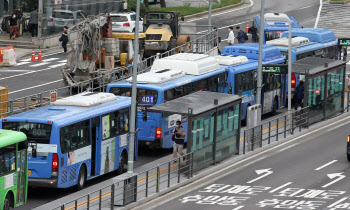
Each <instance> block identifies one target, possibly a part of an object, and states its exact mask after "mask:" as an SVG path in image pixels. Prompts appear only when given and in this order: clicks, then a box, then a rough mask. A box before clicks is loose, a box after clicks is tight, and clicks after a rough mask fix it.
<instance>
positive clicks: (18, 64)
mask: <svg viewBox="0 0 350 210" xmlns="http://www.w3.org/2000/svg"><path fill="white" fill-rule="evenodd" d="M28 63H30V62H20V63H17V65H16V66H22V65H25V64H28Z"/></svg>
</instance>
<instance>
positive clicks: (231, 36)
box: [227, 26, 235, 46]
mask: <svg viewBox="0 0 350 210" xmlns="http://www.w3.org/2000/svg"><path fill="white" fill-rule="evenodd" d="M228 31H229V34H228V38H227V43H228V45H229V46H231V45H233V44H234V43H235V34H234V33H233V27H232V26H230V27H229V28H228Z"/></svg>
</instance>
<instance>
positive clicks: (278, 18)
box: [264, 13, 292, 116]
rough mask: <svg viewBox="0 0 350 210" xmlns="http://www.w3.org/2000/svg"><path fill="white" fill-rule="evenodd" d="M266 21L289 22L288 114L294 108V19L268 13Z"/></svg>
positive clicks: (265, 17) (284, 15) (280, 14)
mask: <svg viewBox="0 0 350 210" xmlns="http://www.w3.org/2000/svg"><path fill="white" fill-rule="evenodd" d="M264 19H265V21H280V22H288V26H289V33H288V116H289V115H290V112H291V110H292V21H291V20H290V19H289V17H288V15H286V14H282V13H266V14H265V16H264Z"/></svg>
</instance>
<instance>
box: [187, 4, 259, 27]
mask: <svg viewBox="0 0 350 210" xmlns="http://www.w3.org/2000/svg"><path fill="white" fill-rule="evenodd" d="M253 5H254V2H253V0H250V5H249V6H246V7H243V8H238V9H233V10H228V11H225V12H220V13H215V14H213V15H212V17H215V16H220V15H223V14H226V13H232V12H235V11H239V10H243V9H246V8H249V7H252V6H253ZM203 19H208V16H205V17H201V18H196V19H191V20H189V21H186V23H190V22H194V21H197V20H203Z"/></svg>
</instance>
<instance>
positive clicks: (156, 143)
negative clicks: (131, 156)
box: [138, 138, 163, 147]
mask: <svg viewBox="0 0 350 210" xmlns="http://www.w3.org/2000/svg"><path fill="white" fill-rule="evenodd" d="M138 142H139V146H141V147H142V146H149V147H161V146H162V144H163V138H161V139H155V140H154V141H146V140H140V139H139V140H138Z"/></svg>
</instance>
